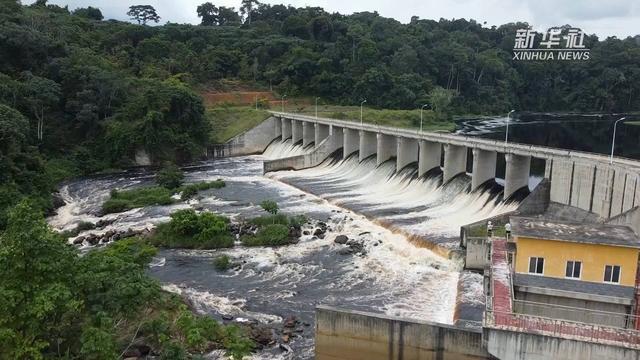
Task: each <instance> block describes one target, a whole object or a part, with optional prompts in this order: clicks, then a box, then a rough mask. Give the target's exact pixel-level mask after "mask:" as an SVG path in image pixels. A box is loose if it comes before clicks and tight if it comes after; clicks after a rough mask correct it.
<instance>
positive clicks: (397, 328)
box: [316, 306, 489, 360]
mask: <svg viewBox="0 0 640 360" xmlns="http://www.w3.org/2000/svg"><path fill="white" fill-rule="evenodd" d="M488 358H489V356H488V353H487V352H486V351H485V350H484V349H483V348H482V333H481V332H477V331H473V330H465V329H461V328H456V327H453V326H450V325H444V324H438V323H430V322H420V321H416V320H409V319H402V318H396V317H391V316H386V315H381V314H372V313H366V312H360V311H350V310H342V309H337V308H332V307H328V306H319V307H317V308H316V359H317V360H413V359H415V360H418V359H444V360H446V359H451V360H453V359H456V360H471V359H488Z"/></svg>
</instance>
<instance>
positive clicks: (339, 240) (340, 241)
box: [333, 235, 349, 245]
mask: <svg viewBox="0 0 640 360" xmlns="http://www.w3.org/2000/svg"><path fill="white" fill-rule="evenodd" d="M348 241H349V238H348V237H347V236H346V235H338V236H336V238H335V240H333V242H335V243H336V244H341V245H344V244H346V243H347V242H348Z"/></svg>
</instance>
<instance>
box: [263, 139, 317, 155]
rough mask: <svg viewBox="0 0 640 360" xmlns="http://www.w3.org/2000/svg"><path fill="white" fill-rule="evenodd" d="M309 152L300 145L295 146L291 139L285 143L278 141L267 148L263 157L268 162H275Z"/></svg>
mask: <svg viewBox="0 0 640 360" xmlns="http://www.w3.org/2000/svg"><path fill="white" fill-rule="evenodd" d="M307 152H308V150H307V148H304V147H302V145H300V144H296V145H294V144H293V143H292V142H291V139H288V140H285V141H280V140H276V141H274V142H273V143H271V144H270V145H269V146H268V147H267V149H266V150H265V151H264V153H263V154H262V156H264V157H265V158H266V159H268V160H274V159H282V158H286V157H291V156H298V155H304V154H306V153H307Z"/></svg>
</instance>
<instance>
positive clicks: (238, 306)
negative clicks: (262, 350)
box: [162, 284, 282, 324]
mask: <svg viewBox="0 0 640 360" xmlns="http://www.w3.org/2000/svg"><path fill="white" fill-rule="evenodd" d="M162 289H163V290H165V291H168V292H171V293H174V294H178V295H181V296H184V297H186V298H187V299H188V300H189V301H191V303H192V304H193V305H194V307H195V309H196V311H198V312H200V313H202V314H205V313H207V312H208V311H211V310H213V311H215V312H217V313H219V314H223V315H230V316H233V317H243V318H250V319H254V320H257V321H260V322H262V323H266V324H270V323H274V322H281V321H282V318H281V317H279V316H276V315H271V314H263V313H258V312H253V311H248V310H246V309H244V307H245V305H246V300H245V299H241V298H236V299H231V298H228V297H225V296H218V295H214V294H212V293H210V292H208V291H201V290H197V289H193V288H190V287H186V286H179V285H176V284H165V285H163V286H162Z"/></svg>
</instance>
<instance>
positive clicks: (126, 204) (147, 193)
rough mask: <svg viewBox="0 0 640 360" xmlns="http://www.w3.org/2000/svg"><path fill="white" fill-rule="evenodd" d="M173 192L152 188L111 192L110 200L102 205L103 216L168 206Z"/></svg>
mask: <svg viewBox="0 0 640 360" xmlns="http://www.w3.org/2000/svg"><path fill="white" fill-rule="evenodd" d="M171 195H173V192H172V191H171V190H169V189H166V188H163V187H160V186H152V187H143V188H138V189H132V190H125V191H119V190H113V191H111V198H109V200H107V201H106V202H105V203H104V204H103V205H102V212H103V214H111V213H118V212H123V211H127V210H131V209H135V208H139V207H144V206H151V205H169V204H172V203H173V199H172V198H171Z"/></svg>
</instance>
